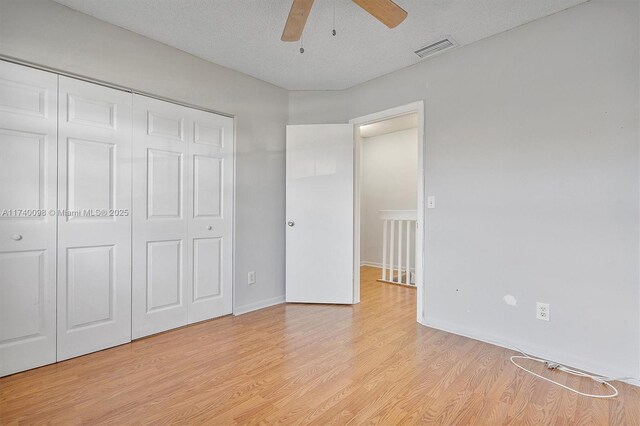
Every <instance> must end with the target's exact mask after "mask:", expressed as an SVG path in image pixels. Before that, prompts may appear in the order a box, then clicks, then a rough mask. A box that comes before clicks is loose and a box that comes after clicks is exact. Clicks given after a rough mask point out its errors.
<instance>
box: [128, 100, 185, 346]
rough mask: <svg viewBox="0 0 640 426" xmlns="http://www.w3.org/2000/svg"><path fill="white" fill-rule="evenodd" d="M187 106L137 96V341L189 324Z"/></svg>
mask: <svg viewBox="0 0 640 426" xmlns="http://www.w3.org/2000/svg"><path fill="white" fill-rule="evenodd" d="M189 114H190V111H189V109H188V108H185V107H182V106H179V105H174V104H170V103H167V102H163V101H160V100H157V99H152V98H148V97H145V96H139V95H134V98H133V123H134V125H133V141H134V143H133V163H134V166H133V210H134V218H133V338H134V339H135V338H139V337H143V336H147V335H150V334H154V333H159V332H161V331H165V330H169V329H171V328H176V327H180V326H183V325H186V324H188V312H187V301H188V299H189V295H188V291H189V285H188V283H189V281H190V277H191V271H190V269H189V267H188V265H189V261H188V258H187V256H188V241H187V236H188V228H187V224H188V218H189V217H190V216H191V211H192V208H191V203H190V202H189V201H190V197H191V196H190V191H189V186H190V184H189V179H188V175H187V167H188V158H187V156H188V154H187V144H188V141H189V140H190V138H191V135H192V130H191V128H190V126H189Z"/></svg>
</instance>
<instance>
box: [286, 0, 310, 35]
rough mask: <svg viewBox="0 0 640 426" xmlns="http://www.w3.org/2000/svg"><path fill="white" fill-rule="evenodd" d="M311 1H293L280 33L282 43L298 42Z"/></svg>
mask: <svg viewBox="0 0 640 426" xmlns="http://www.w3.org/2000/svg"><path fill="white" fill-rule="evenodd" d="M311 6H313V0H293V3H292V4H291V10H290V11H289V17H288V18H287V23H286V24H285V26H284V30H283V31H282V37H281V40H282V41H298V40H300V37H301V36H302V31H303V30H304V25H305V24H306V23H307V17H308V16H309V12H311Z"/></svg>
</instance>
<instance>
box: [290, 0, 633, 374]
mask: <svg viewBox="0 0 640 426" xmlns="http://www.w3.org/2000/svg"><path fill="white" fill-rule="evenodd" d="M638 9H639V5H638V3H637V2H635V1H620V0H618V1H605V2H599V1H592V2H589V3H586V4H583V5H580V6H577V7H575V8H571V9H569V10H566V11H564V12H560V13H558V14H555V15H553V16H550V17H548V18H545V19H542V20H538V21H535V22H533V23H530V24H527V25H524V26H521V27H518V28H516V29H514V30H511V31H508V32H505V33H502V34H499V35H497V36H494V37H491V38H489V39H485V40H483V41H480V42H477V43H474V44H472V45H470V46H466V47H463V48H460V49H457V50H455V51H451V52H448V53H446V54H443V55H440V56H438V57H435V58H432V59H430V60H427V61H424V62H422V63H420V64H418V65H416V66H413V67H410V68H406V69H403V70H400V71H397V72H394V73H392V74H389V75H386V76H383V77H380V78H378V79H375V80H372V81H370V82H367V83H364V84H362V85H359V86H356V87H354V88H351V89H349V90H347V91H344V92H341V93H327V92H292V93H291V94H290V105H289V108H290V122H291V123H293V124H299V123H328V122H344V121H347V120H348V119H350V118H354V117H358V116H362V115H365V114H369V113H372V112H376V111H381V110H384V109H387V108H390V107H394V106H397V105H402V104H406V103H409V102H413V101H416V100H424V102H425V139H426V153H425V155H426V163H425V164H426V182H425V184H426V191H427V193H428V194H433V195H436V196H437V208H436V209H435V210H426V212H427V216H426V248H425V253H426V265H425V266H426V267H425V281H426V287H425V289H426V291H425V315H424V321H425V323H426V324H428V325H431V326H434V327H439V328H443V329H447V330H451V331H454V332H457V333H461V334H466V335H470V336H473V337H476V338H481V339H486V340H495V341H499V342H502V343H505V344H511V345H516V346H519V347H521V348H522V349H525V350H529V351H531V352H533V353H536V354H539V355H541V356H546V357H549V358H552V359H556V360H559V361H561V362H566V363H569V364H572V365H575V366H578V367H583V368H588V369H590V370H592V371H596V372H600V373H604V374H610V375H622V376H635V377H638V376H639V375H640V365H639V364H640V348H639V340H640V315H639V312H640V307H639V303H640V287H639V282H640V280H639V255H640V253H639V231H640V229H639V216H640V209H639V190H640V187H639V136H640V134H639V124H638V122H639V116H640V108H639V90H640V88H639V81H640V78H639V76H640V70H639V65H638V62H639V59H638V57H639V52H640V45H639V24H638V22H639V10H638ZM454 36H455V35H454ZM507 294H510V295H513V296H514V297H515V298H516V299H517V305H516V306H510V305H507V304H506V303H504V302H503V301H502V298H503V297H504V296H505V295H507ZM536 301H542V302H547V303H550V304H551V310H550V318H551V321H550V322H543V321H539V320H536V319H535V303H536Z"/></svg>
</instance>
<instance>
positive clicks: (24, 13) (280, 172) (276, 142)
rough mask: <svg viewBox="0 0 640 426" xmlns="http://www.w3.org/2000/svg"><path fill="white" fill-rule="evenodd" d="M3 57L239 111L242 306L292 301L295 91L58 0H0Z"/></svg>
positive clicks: (238, 275)
mask: <svg viewBox="0 0 640 426" xmlns="http://www.w3.org/2000/svg"><path fill="white" fill-rule="evenodd" d="M0 54H4V55H9V56H13V57H17V58H19V59H22V60H26V61H31V62H36V63H39V64H43V65H47V66H50V67H54V68H58V69H61V70H65V71H69V72H73V73H77V74H81V75H86V76H90V77H92V78H96V79H101V80H105V81H109V82H112V83H116V84H119V85H122V86H126V87H132V88H135V89H138V90H142V91H145V92H149V93H153V94H157V95H161V96H165V97H169V98H173V99H177V100H180V101H183V102H188V103H191V104H195V105H200V106H203V107H207V108H211V109H213V110H216V111H221V112H225V113H228V114H233V115H235V118H236V120H235V123H236V150H237V162H236V179H237V183H236V185H237V190H236V191H237V192H236V206H235V212H236V222H235V225H236V240H235V247H236V258H235V262H236V263H235V273H236V292H235V301H234V305H235V306H236V307H240V308H246V307H247V306H253V305H255V304H260V303H263V302H264V301H273V300H276V299H283V297H284V161H285V157H284V146H285V145H284V143H285V125H286V123H287V116H288V96H287V92H286V91H285V90H283V89H280V88H278V87H276V86H273V85H271V84H268V83H265V82H263V81H260V80H257V79H255V78H252V77H249V76H247V75H245V74H242V73H239V72H236V71H232V70H230V69H227V68H224V67H221V66H218V65H215V64H212V63H210V62H206V61H204V60H201V59H198V58H196V57H194V56H191V55H189V54H187V53H184V52H182V51H179V50H177V49H173V48H171V47H168V46H166V45H164V44H161V43H158V42H156V41H153V40H150V39H148V38H145V37H142V36H140V35H137V34H134V33H132V32H129V31H127V30H124V29H122V28H119V27H116V26H113V25H111V24H107V23H105V22H102V21H99V20H97V19H94V18H92V17H89V16H87V15H84V14H81V13H78V12H75V11H73V10H71V9H68V8H67V7H65V6H61V5H59V4H57V3H54V2H52V1H49V0H0ZM250 270H255V271H256V274H257V283H256V284H255V285H254V286H251V287H249V286H248V285H247V278H246V277H247V272H248V271H250Z"/></svg>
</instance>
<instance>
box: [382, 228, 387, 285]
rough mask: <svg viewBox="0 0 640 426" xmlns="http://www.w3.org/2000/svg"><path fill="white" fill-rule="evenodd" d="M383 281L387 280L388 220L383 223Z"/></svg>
mask: <svg viewBox="0 0 640 426" xmlns="http://www.w3.org/2000/svg"><path fill="white" fill-rule="evenodd" d="M382 280H383V281H386V280H387V219H385V220H384V221H383V222H382Z"/></svg>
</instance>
